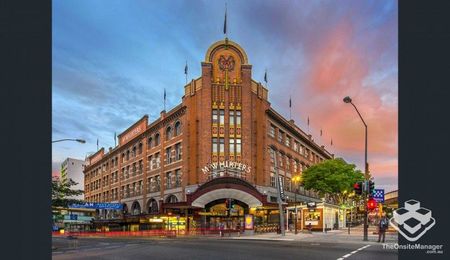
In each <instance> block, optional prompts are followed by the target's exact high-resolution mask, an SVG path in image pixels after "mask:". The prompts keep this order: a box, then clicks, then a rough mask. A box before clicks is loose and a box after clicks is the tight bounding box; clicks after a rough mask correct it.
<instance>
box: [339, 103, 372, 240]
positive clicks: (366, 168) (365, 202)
mask: <svg viewBox="0 0 450 260" xmlns="http://www.w3.org/2000/svg"><path fill="white" fill-rule="evenodd" d="M343 100H344V102H345V103H350V104H351V105H352V106H353V107H354V108H355V110H356V113H358V115H359V118H361V121H362V122H363V124H364V128H365V146H364V179H365V180H366V181H365V182H364V183H365V185H364V186H365V187H366V189H367V186H368V185H367V182H368V181H369V169H368V168H369V167H368V165H367V124H366V122H365V121H364V119H363V117H362V116H361V113H359V110H358V108H356V106H355V104H353V102H352V99H351V98H350V97H349V96H346V97H345V98H344V99H343ZM367 195H368V192H367V190H366V192H365V193H364V238H363V240H364V241H368V240H369V239H368V228H369V227H368V223H367V215H368V213H367Z"/></svg>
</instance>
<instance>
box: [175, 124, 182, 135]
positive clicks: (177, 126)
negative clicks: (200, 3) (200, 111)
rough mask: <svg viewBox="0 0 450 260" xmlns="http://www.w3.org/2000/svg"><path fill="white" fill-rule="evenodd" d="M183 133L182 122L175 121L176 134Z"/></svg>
mask: <svg viewBox="0 0 450 260" xmlns="http://www.w3.org/2000/svg"><path fill="white" fill-rule="evenodd" d="M180 134H181V122H180V121H177V122H176V123H175V136H179V135H180Z"/></svg>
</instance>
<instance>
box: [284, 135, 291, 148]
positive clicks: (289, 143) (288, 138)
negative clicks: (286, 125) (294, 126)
mask: <svg viewBox="0 0 450 260" xmlns="http://www.w3.org/2000/svg"><path fill="white" fill-rule="evenodd" d="M285 145H286V146H287V147H291V137H290V136H288V135H286V139H285Z"/></svg>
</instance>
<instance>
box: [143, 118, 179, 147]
mask: <svg viewBox="0 0 450 260" xmlns="http://www.w3.org/2000/svg"><path fill="white" fill-rule="evenodd" d="M180 134H181V122H180V121H177V122H176V123H175V124H174V125H173V126H171V125H169V126H167V127H166V131H165V140H166V141H168V140H170V139H172V138H173V137H175V136H179V135H180ZM160 144H161V136H160V134H159V133H156V134H155V135H154V136H150V137H149V138H148V139H147V146H148V148H152V147H156V146H158V145H160Z"/></svg>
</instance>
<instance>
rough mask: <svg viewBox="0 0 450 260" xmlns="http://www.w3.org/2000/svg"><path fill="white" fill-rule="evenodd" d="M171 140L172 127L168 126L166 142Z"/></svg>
mask: <svg viewBox="0 0 450 260" xmlns="http://www.w3.org/2000/svg"><path fill="white" fill-rule="evenodd" d="M170 138H172V127H170V126H168V127H167V128H166V141H167V140H170Z"/></svg>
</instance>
